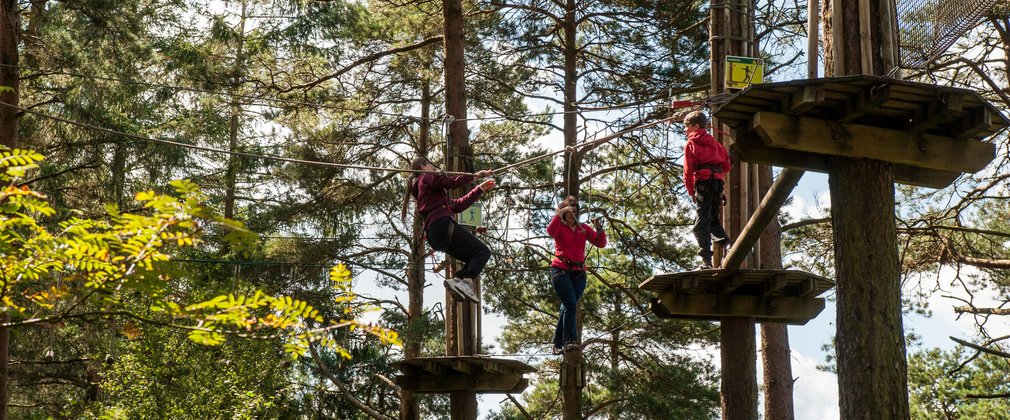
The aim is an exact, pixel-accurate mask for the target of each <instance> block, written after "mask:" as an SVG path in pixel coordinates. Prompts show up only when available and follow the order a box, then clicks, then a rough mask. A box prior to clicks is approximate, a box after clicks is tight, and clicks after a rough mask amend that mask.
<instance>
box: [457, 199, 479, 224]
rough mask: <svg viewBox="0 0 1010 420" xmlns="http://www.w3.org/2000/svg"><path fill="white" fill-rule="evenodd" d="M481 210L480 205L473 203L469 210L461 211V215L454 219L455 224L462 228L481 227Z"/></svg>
mask: <svg viewBox="0 0 1010 420" xmlns="http://www.w3.org/2000/svg"><path fill="white" fill-rule="evenodd" d="M481 221H482V219H481V209H480V203H473V205H472V206H470V208H468V209H466V210H463V212H462V213H459V215H458V216H457V217H456V223H459V224H461V225H464V226H473V227H477V226H480V225H481Z"/></svg>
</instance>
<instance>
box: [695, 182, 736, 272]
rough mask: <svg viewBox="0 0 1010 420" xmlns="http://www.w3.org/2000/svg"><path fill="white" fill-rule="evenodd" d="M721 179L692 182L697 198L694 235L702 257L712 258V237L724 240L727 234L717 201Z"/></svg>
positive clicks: (720, 196)
mask: <svg viewBox="0 0 1010 420" xmlns="http://www.w3.org/2000/svg"><path fill="white" fill-rule="evenodd" d="M722 184H723V182H722V180H721V179H717V178H709V179H706V180H703V181H698V182H695V183H694V191H695V197H696V198H697V200H698V219H697V220H696V221H695V222H694V237H695V239H697V240H698V247H700V248H701V252H699V255H701V257H702V258H704V259H705V260H710V259H711V258H712V239H715V240H716V241H726V240H728V239H729V235H727V234H726V230H725V229H723V228H722V213H721V212H720V211H719V202H720V201H721V200H722Z"/></svg>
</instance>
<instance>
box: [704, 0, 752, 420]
mask: <svg viewBox="0 0 1010 420" xmlns="http://www.w3.org/2000/svg"><path fill="white" fill-rule="evenodd" d="M741 11H742V12H741ZM753 11H754V1H753V0H731V1H726V2H723V3H722V6H720V7H712V8H711V20H710V31H711V32H710V42H709V44H710V45H711V48H712V61H711V68H712V70H711V75H712V93H713V94H721V93H724V92H725V91H726V88H725V81H724V77H725V74H724V72H725V67H724V63H725V60H726V56H727V55H743V56H753V54H754V50H755V48H754V31H753V25H754V17H753ZM712 126H713V127H716V128H720V131H715V132H714V133H713V135H714V136H715V138H716V141H719V142H720V143H722V144H724V145H727V144H728V143H729V139H728V138H725V136H723V135H722V132H724V131H726V130H724V129H722V128H723V127H721V125H720V123H719V121H718V120H716V119H714V118H713V120H712ZM713 131H714V130H713ZM732 163H733V171H731V172H730V173H729V176H728V177H727V182H726V186H727V189H728V191H727V194H726V195H727V198H728V200H727V201H728V203H727V206H726V209H724V212H723V214H724V215H728V217H724V218H723V220H724V221H725V223H726V224H727V226H726V228H727V232H728V233H729V234H730V236H733V235H734V233H737V232H740V229H741V228H742V226H743V221H744V220H746V218H747V215H746V212H747V203H748V202H749V201H750V200H749V198H748V192H747V189H748V188H747V185H748V183H747V179H748V176H747V175H748V172H749V171H750V169H749V168H748V165H745V164H741V162H740V160H739V158H737V157H735V156H733V157H732ZM720 335H721V343H722V345H721V346H720V353H721V363H722V389H721V391H722V392H721V393H722V418H723V419H726V420H756V419H757V418H758V411H757V405H758V404H757V393H758V390H757V366H756V361H757V348H756V341H755V337H754V335H755V327H754V318H723V319H722V322H721V326H720Z"/></svg>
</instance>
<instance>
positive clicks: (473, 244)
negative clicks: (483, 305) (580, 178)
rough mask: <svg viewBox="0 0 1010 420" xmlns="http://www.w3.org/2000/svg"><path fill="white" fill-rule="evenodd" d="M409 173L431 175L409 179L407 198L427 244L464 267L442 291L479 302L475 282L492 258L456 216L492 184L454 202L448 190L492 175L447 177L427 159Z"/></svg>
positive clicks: (417, 162) (482, 185) (488, 182)
mask: <svg viewBox="0 0 1010 420" xmlns="http://www.w3.org/2000/svg"><path fill="white" fill-rule="evenodd" d="M410 167H411V169H414V170H424V171H431V172H426V173H421V174H414V175H411V177H410V179H409V180H408V181H407V194H409V196H412V197H414V199H415V200H416V201H417V213H419V214H420V215H421V216H422V217H424V232H425V236H426V237H427V238H428V244H429V245H431V247H432V248H434V249H435V250H437V251H442V252H445V253H446V254H449V255H451V256H452V257H453V258H456V259H458V260H460V261H461V262H462V263H463V269H462V270H459V271H457V272H456V274H455V276H454V277H453V278H451V279H448V280H446V281H445V283H444V284H445V287H446V289H448V290H449V291H450V292H451V293H452V294H453V295H455V296H456V297H457V298H459V299H469V300H471V301H473V302H479V299H478V298H477V293H476V291H475V289H474V279H475V278H477V276H479V275H480V273H481V271H483V270H484V266H485V265H487V261H488V259H490V258H491V250H490V249H489V248H488V247H487V245H485V244H484V243H483V242H481V241H480V239H477V237H475V236H473V233H470V231H469V230H468V229H466V228H464V227H461V226H460V225H458V224H457V223H456V217H455V215H456V213H460V212H462V211H463V210H466V209H467V208H469V207H470V206H471V205H473V203H474V202H476V201H477V199H478V198H480V195H481V194H482V193H484V192H485V191H489V190H491V189H492V188H494V186H495V180H494V179H489V180H486V181H484V182H481V183H480V185H478V186H477V187H476V188H474V189H472V190H470V192H468V193H466V195H464V196H462V197H460V198H457V199H453V198H451V197H449V192H448V190H450V189H452V188H457V187H461V186H464V185H466V184H468V183H470V182H473V180H474V179H475V178H485V177H489V176H491V175H492V174H493V172H492V171H488V170H485V171H479V172H477V173H475V174H473V175H457V176H446V175H444V174H441V173H437V172H435V171H436V169H435V165H432V164H431V162H430V161H428V159H427V158H424V157H419V158H417V159H414V161H413V162H412V163H411V165H410ZM408 200H409V198H408V197H404V206H403V209H402V213H401V216H403V217H406V212H407V207H406V205H407V201H408Z"/></svg>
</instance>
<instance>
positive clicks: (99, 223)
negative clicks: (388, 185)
mask: <svg viewBox="0 0 1010 420" xmlns="http://www.w3.org/2000/svg"><path fill="white" fill-rule="evenodd" d="M0 156H3V157H4V158H3V159H0V168H2V169H3V172H2V173H0V181H5V182H13V181H14V180H16V179H17V177H19V176H21V175H23V173H24V170H25V168H29V167H33V166H34V165H35V164H36V162H38V161H40V160H42V156H41V155H39V154H37V153H34V152H30V151H23V150H7V149H0ZM171 185H172V187H173V188H174V189H175V192H176V194H177V196H173V195H164V194H157V193H155V192H154V191H145V192H141V193H139V194H137V196H136V200H137V201H138V202H139V203H141V205H142V209H143V210H142V212H138V213H126V212H122V211H120V210H119V209H118V208H116V206H109V207H108V220H91V219H83V218H77V217H72V218H70V219H69V220H66V221H64V222H61V223H60V224H59V225H58V227H59V230H58V231H56V232H50V231H49V230H48V229H47V228H46V227H44V226H43V225H41V224H40V223H39V222H38V220H36V217H39V216H50V215H52V214H53V213H54V210H53V209H52V208H51V207H49V205H48V204H47V203H46V201H45V196H43V195H42V194H40V193H38V192H35V191H32V190H31V189H29V188H28V187H26V186H22V187H17V186H15V185H13V184H11V185H9V186H7V187H6V188H5V189H4V190H3V192H2V193H0V232H3V233H2V234H0V282H2V283H0V284H2V287H3V293H2V301H3V303H4V307H5V310H6V312H7V314H8V315H9V316H10V318H11V322H10V323H8V325H9V326H11V327H20V326H25V325H31V324H36V323H40V322H59V321H62V320H65V319H71V318H78V317H93V316H99V315H125V316H127V317H130V318H133V319H137V320H141V321H144V322H151V323H160V324H166V325H172V326H175V327H178V328H183V329H187V330H189V331H190V335H189V337H190V339H191V340H193V341H194V342H197V343H200V344H204V345H220V344H221V343H223V342H224V340H225V337H226V336H227V335H229V334H230V335H237V336H242V337H254V338H255V337H259V338H270V337H274V336H279V337H283V338H285V339H286V340H287V345H286V346H285V351H286V352H288V353H289V354H291V355H292V356H294V357H297V356H301V355H304V353H305V351H306V349H307V348H308V346H309V345H310V343H312V342H318V343H319V344H320V345H323V346H324V347H329V348H332V349H334V350H336V351H338V352H340V353H341V354H343V355H345V357H347V356H349V355H348V353H347V352H346V350H343V349H342V348H341V347H340V346H339V345H337V344H336V342H335V341H333V340H331V339H329V338H327V337H326V336H325V334H324V333H325V332H326V331H329V330H333V329H338V328H349V329H351V330H357V329H360V330H362V331H365V332H367V333H371V334H373V335H375V336H377V337H379V339H380V340H381V341H382V343H383V344H399V339H398V337H397V334H396V333H395V332H393V331H390V330H388V329H385V328H382V327H379V326H373V325H367V324H364V323H362V322H359V321H357V320H355V319H339V320H328V321H327V320H325V319H324V318H323V317H322V316H320V314H319V311H317V310H316V309H314V308H313V307H312V306H311V305H309V304H307V303H306V302H304V301H301V300H298V299H294V298H292V297H290V296H270V295H267V294H264V293H263V292H260V291H256V292H255V293H253V294H252V295H249V296H241V295H234V294H229V295H219V296H215V297H213V298H211V299H208V300H205V301H201V302H195V303H188V304H187V303H185V301H184V300H183V299H180V298H179V295H180V293H179V292H180V291H179V290H178V289H177V287H176V284H175V283H174V282H173V281H172V279H171V278H170V277H168V276H167V275H165V274H164V273H161V272H160V270H159V268H160V267H161V265H162V263H164V262H166V261H169V260H170V259H171V257H172V254H173V253H174V252H178V250H180V249H183V248H187V247H193V246H194V245H195V244H198V243H199V242H200V240H201V239H200V237H201V235H202V233H203V232H204V231H206V230H207V229H210V228H219V229H225V230H227V231H228V232H229V234H230V235H227V236H226V237H228V238H231V239H232V240H233V241H232V242H231V246H232V247H233V248H234V249H239V250H243V249H248V248H249V247H250V246H251V245H252V244H253V242H254V241H255V239H256V235H255V234H254V233H252V232H250V231H248V230H246V229H244V228H243V227H242V225H241V224H240V223H237V222H235V221H231V220H227V219H225V218H223V217H220V216H217V215H215V214H214V213H213V212H212V211H211V209H210V208H208V207H207V206H206V205H205V204H204V202H205V200H206V197H205V196H204V195H203V193H202V192H201V190H200V188H199V187H198V186H197V185H196V184H194V183H193V182H190V181H185V180H183V181H175V182H172V184H171ZM57 277H58V278H59V279H60V280H59V281H54V280H55V279H56V278H57ZM330 280H331V281H332V283H333V287H334V288H335V289H337V291H338V292H339V293H338V296H337V299H336V302H337V303H339V304H342V305H346V306H347V310H346V312H345V313H347V314H350V313H352V308H353V299H354V293H353V291H352V290H351V287H350V281H351V280H350V272H349V271H348V270H347V269H346V268H345V267H343V266H336V267H334V268H333V269H332V271H331V272H330ZM130 300H134V301H136V300H142V301H143V300H146V301H150V302H151V304H150V311H151V314H155V315H156V314H162V315H161V316H160V317H152V316H151V315H148V314H145V313H138V312H134V311H130V310H129V308H128V306H127V303H128V301H130ZM79 308H89V311H88V312H82V311H78V309H79ZM313 324H323V326H321V327H313Z"/></svg>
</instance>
